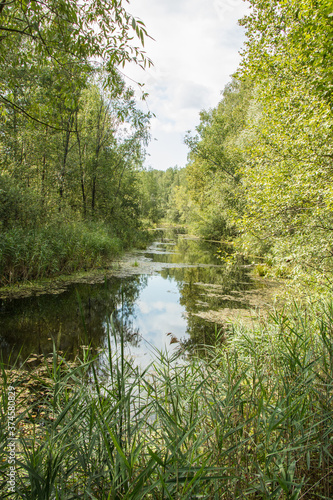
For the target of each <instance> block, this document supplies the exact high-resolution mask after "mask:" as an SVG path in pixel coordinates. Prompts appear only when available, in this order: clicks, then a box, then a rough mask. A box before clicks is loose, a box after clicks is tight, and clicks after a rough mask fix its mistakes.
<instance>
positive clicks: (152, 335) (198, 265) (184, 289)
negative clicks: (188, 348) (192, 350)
mask: <svg viewBox="0 0 333 500" xmlns="http://www.w3.org/2000/svg"><path fill="white" fill-rule="evenodd" d="M157 235H158V233H157ZM158 236H159V237H160V238H159V239H158V240H157V241H156V242H154V243H153V244H152V245H151V246H150V247H149V248H147V250H146V251H144V252H141V253H137V254H136V255H135V256H134V257H133V258H134V259H137V260H138V262H139V261H140V259H142V258H144V259H145V260H147V259H149V260H150V261H151V263H152V265H151V270H150V274H146V275H142V274H141V275H134V276H133V275H131V276H127V277H122V278H117V277H113V278H111V279H108V280H105V282H104V283H102V284H95V285H88V284H75V285H74V284H73V285H71V286H69V287H68V288H67V290H66V291H64V292H62V293H59V294H56V295H40V296H35V297H28V298H24V299H5V300H1V301H0V348H1V352H2V356H3V359H4V360H5V361H8V359H9V358H10V357H11V359H12V360H14V359H16V358H18V359H19V360H20V362H21V361H23V360H25V359H26V358H27V357H28V356H29V355H30V354H31V353H35V354H48V353H49V352H51V351H52V346H53V342H54V343H55V345H56V347H57V349H58V350H61V351H63V352H64V353H66V356H67V357H68V358H73V357H74V356H75V355H76V354H77V352H80V351H81V352H82V349H84V347H82V346H86V345H87V344H91V345H92V346H93V348H96V349H98V348H103V347H105V346H106V345H107V331H108V324H110V320H111V318H112V321H113V323H114V325H115V328H116V330H118V331H119V329H120V328H122V330H123V331H124V336H125V339H126V345H127V348H128V352H129V353H130V354H131V355H132V356H134V358H137V359H138V360H139V362H140V363H143V364H145V363H146V361H145V360H148V359H150V355H149V352H150V351H151V350H153V349H154V348H157V349H167V350H172V349H174V348H176V347H177V346H179V344H177V343H176V342H173V343H172V344H170V340H171V338H174V340H175V339H178V340H181V341H182V342H183V344H184V345H190V344H192V345H196V344H200V343H208V344H209V343H212V342H214V339H215V335H216V326H215V324H214V323H213V322H211V321H207V320H205V319H202V318H201V317H200V316H198V315H197V314H200V313H201V312H202V311H210V310H220V309H223V308H230V309H232V308H236V309H238V310H239V309H242V308H244V309H246V308H248V307H249V304H248V302H247V300H246V299H245V298H243V299H240V297H242V293H243V292H244V291H246V290H250V289H252V288H253V287H254V286H255V285H254V283H253V282H252V281H251V278H250V276H249V274H248V268H247V266H246V265H244V262H242V261H239V260H237V259H233V258H232V256H229V257H228V249H226V248H224V249H221V245H218V244H214V243H204V242H200V241H198V240H194V239H188V238H186V237H184V236H183V235H179V236H178V235H177V234H175V233H169V234H168V235H167V236H166V235H165V234H163V236H162V235H161V234H160V235H158ZM221 255H223V256H224V257H225V259H226V260H225V259H224V260H222V259H221V258H220V256H221ZM161 262H162V263H165V264H166V265H167V267H166V268H164V269H162V270H160V264H159V271H157V270H154V263H161ZM132 271H133V270H132ZM220 327H221V325H219V328H220Z"/></svg>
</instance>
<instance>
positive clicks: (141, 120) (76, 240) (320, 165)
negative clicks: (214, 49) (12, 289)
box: [0, 0, 333, 285]
mask: <svg viewBox="0 0 333 500" xmlns="http://www.w3.org/2000/svg"><path fill="white" fill-rule="evenodd" d="M250 3H251V4H252V7H253V9H252V13H251V14H250V15H248V16H247V17H245V18H244V19H243V20H241V24H242V25H243V26H245V29H246V33H247V41H246V44H245V47H244V49H243V54H242V62H241V65H240V67H239V69H238V70H237V72H236V74H235V75H233V78H232V80H231V81H230V83H229V84H228V85H227V86H226V87H225V89H224V90H223V94H222V99H221V101H220V102H219V103H218V104H217V106H216V107H215V108H214V109H209V110H203V111H202V112H201V114H200V124H199V125H198V127H197V129H196V130H195V131H192V132H191V131H189V132H188V133H187V135H186V136H185V139H184V140H185V142H186V144H187V146H188V149H189V155H188V157H189V159H188V164H187V166H186V167H185V168H178V167H173V166H170V168H169V169H168V170H167V171H166V172H162V171H159V170H158V166H156V167H157V168H156V169H152V168H150V169H148V170H147V169H144V168H143V162H144V157H145V146H146V145H147V142H148V141H149V120H150V118H151V116H150V113H149V112H147V113H144V112H142V111H141V110H140V109H139V107H138V103H137V102H136V100H135V94H134V91H133V89H131V88H130V87H128V86H126V84H125V82H124V79H123V77H122V75H121V72H119V71H118V70H117V68H119V67H120V66H121V65H122V64H124V63H125V62H128V61H132V62H133V63H134V64H139V65H141V66H143V67H145V66H146V65H149V64H151V61H150V60H149V58H148V57H147V55H146V54H145V52H144V50H143V47H142V43H143V42H144V37H145V36H148V34H147V33H146V31H145V27H144V25H143V23H141V22H140V21H138V22H137V21H135V19H133V18H130V16H129V15H128V14H127V12H126V11H125V9H124V8H123V7H122V5H121V2H120V3H119V6H117V7H112V6H110V5H109V3H108V2H104V3H103V2H92V9H90V10H89V13H88V8H85V7H83V6H80V4H79V3H75V2H71V3H69V2H67V1H65V0H64V1H60V2H51V1H50V2H46V3H45V4H44V3H40V2H28V3H27V4H25V2H10V3H9V4H8V5H6V2H2V3H1V12H0V15H1V23H2V25H3V26H2V27H1V30H2V40H1V47H0V51H1V54H0V55H1V59H0V71H1V75H2V77H1V89H0V90H1V94H0V101H1V117H2V119H1V134H0V148H1V159H0V161H1V165H0V168H1V175H0V201H1V203H0V225H1V233H2V238H1V243H0V255H1V259H0V263H1V264H0V266H1V285H7V284H11V283H15V282H18V281H22V280H31V279H38V278H39V277H43V276H52V275H54V274H59V273H69V272H74V271H77V270H79V269H82V268H89V267H91V266H96V265H100V264H101V263H102V262H103V261H105V259H109V258H112V256H114V255H116V254H117V253H119V252H120V251H121V250H122V249H124V248H126V247H128V246H131V245H139V246H140V245H143V244H144V242H145V241H146V238H147V233H146V231H145V230H146V229H147V227H149V225H151V224H154V223H157V222H158V221H160V220H162V219H166V220H168V221H170V222H171V223H179V224H187V225H189V226H190V227H191V230H193V231H194V232H196V233H198V234H200V235H201V236H203V237H205V238H208V239H209V238H210V239H215V240H220V239H221V240H226V239H228V240H230V241H232V243H233V245H234V247H235V251H237V252H240V253H243V254H244V255H260V256H263V257H264V258H265V261H264V264H263V266H262V269H261V272H262V273H266V272H270V270H271V268H273V269H274V272H275V273H278V274H280V275H281V276H288V277H289V278H295V279H296V280H299V279H305V280H307V279H308V278H309V279H310V281H313V280H314V281H317V282H318V283H322V284H329V283H330V280H331V278H330V276H331V271H332V243H333V241H332V201H331V199H332V189H331V167H332V158H333V151H332V99H333V97H332V92H333V90H332V89H333V87H332V67H333V66H332V53H333V50H332V43H333V42H332V21H333V15H332V5H331V2H330V1H329V0H326V1H323V2H320V4H319V3H318V4H317V3H316V4H314V3H313V2H312V1H310V0H309V1H302V2H301V3H299V2H277V1H274V2H257V1H253V2H250ZM93 23H99V26H100V27H101V29H102V31H101V32H98V31H97V30H95V29H94V27H93ZM140 23H141V24H140ZM133 36H134V37H135V38H136V40H137V44H138V46H136V45H135V44H134V43H133V41H132V39H133ZM105 40H109V43H108V44H106V43H105ZM134 40H135V39H134ZM13 54H14V57H13ZM142 98H143V99H145V98H146V95H145V93H144V91H143V90H142Z"/></svg>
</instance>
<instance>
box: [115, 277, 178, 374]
mask: <svg viewBox="0 0 333 500" xmlns="http://www.w3.org/2000/svg"><path fill="white" fill-rule="evenodd" d="M179 299H180V293H179V290H178V287H177V282H176V280H174V279H170V278H168V279H165V278H162V276H160V275H159V276H149V277H148V280H147V286H146V287H145V288H144V289H143V290H141V292H140V295H139V297H138V299H137V300H136V302H135V304H134V308H133V316H131V318H130V321H131V323H132V326H133V331H138V332H139V334H140V336H141V337H142V340H141V342H140V344H139V345H138V346H137V347H134V346H133V345H130V344H127V345H126V354H127V355H129V356H133V358H134V360H135V364H139V365H141V366H142V367H144V366H147V365H148V364H149V363H151V361H152V359H153V356H152V351H153V348H156V349H158V350H160V351H164V352H165V351H168V352H170V353H172V352H174V351H175V350H176V349H177V348H178V344H172V345H170V340H171V338H170V337H168V336H167V333H168V332H172V334H173V335H174V336H175V337H177V338H181V337H184V336H185V334H186V327H187V321H186V318H185V308H184V307H183V306H181V305H180V303H179ZM112 344H113V346H114V341H113V342H112Z"/></svg>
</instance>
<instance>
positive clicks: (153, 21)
mask: <svg viewBox="0 0 333 500" xmlns="http://www.w3.org/2000/svg"><path fill="white" fill-rule="evenodd" d="M127 10H128V11H129V12H130V13H131V14H133V15H134V16H135V17H137V18H140V19H141V20H142V21H143V22H144V23H145V25H146V28H147V31H148V33H149V35H151V36H152V37H153V38H154V41H152V40H149V39H146V43H145V50H146V52H147V55H148V56H149V57H150V58H151V59H152V60H153V63H154V67H153V68H150V69H147V70H146V71H145V72H143V71H142V70H140V69H138V68H135V67H126V68H125V74H126V75H127V76H128V77H130V78H133V79H134V80H136V81H140V82H142V83H145V90H146V91H147V92H148V93H149V97H148V99H147V105H148V107H149V110H150V111H151V112H152V113H154V114H155V115H156V118H153V119H152V121H151V134H152V141H151V143H150V145H149V147H148V154H149V156H148V157H147V160H146V164H145V166H146V167H149V166H151V167H152V168H157V169H160V170H166V169H167V168H168V167H174V166H176V165H178V166H179V167H184V166H185V164H186V159H187V153H188V148H187V147H186V145H185V144H184V136H185V133H186V132H187V131H188V130H192V131H194V129H195V126H196V125H198V123H199V112H200V111H201V110H202V109H209V108H212V107H215V106H216V105H217V104H218V102H219V100H220V98H221V95H220V93H221V90H223V88H224V86H225V85H226V84H227V83H228V82H229V81H230V75H231V74H232V73H233V72H234V71H236V69H237V67H238V64H239V61H240V56H239V51H240V49H241V48H242V45H243V42H244V39H245V37H244V29H243V28H242V27H240V26H238V24H237V20H238V19H239V18H241V17H242V16H243V15H244V14H245V13H246V12H247V5H246V3H244V1H243V0H131V1H130V5H129V6H128V7H127ZM128 84H131V86H133V87H134V88H135V85H134V84H133V83H131V81H129V80H128ZM145 109H147V107H146V108H145Z"/></svg>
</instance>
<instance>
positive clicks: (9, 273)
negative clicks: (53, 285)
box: [0, 222, 123, 286]
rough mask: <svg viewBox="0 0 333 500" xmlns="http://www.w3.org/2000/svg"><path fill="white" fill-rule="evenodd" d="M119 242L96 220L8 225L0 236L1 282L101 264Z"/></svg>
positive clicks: (118, 245) (35, 277) (115, 248)
mask: <svg viewBox="0 0 333 500" xmlns="http://www.w3.org/2000/svg"><path fill="white" fill-rule="evenodd" d="M122 246H123V245H122V241H121V240H120V239H119V238H117V237H116V236H115V235H113V234H112V232H111V231H110V229H109V228H107V227H106V226H103V225H101V224H97V223H95V224H92V223H90V224H89V223H83V222H82V223H64V222H63V223H60V224H51V225H48V226H44V227H41V228H39V229H27V228H23V227H15V228H12V229H8V230H7V231H5V232H3V234H2V235H1V239H0V286H4V285H8V284H12V283H16V282H18V281H24V280H33V279H39V278H44V277H48V276H55V275H57V274H61V273H64V274H66V273H71V272H75V271H78V270H80V269H88V268H90V267H93V266H98V265H102V264H103V263H105V261H106V260H107V259H110V258H112V257H114V256H115V255H117V254H119V252H120V251H121V249H122Z"/></svg>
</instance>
